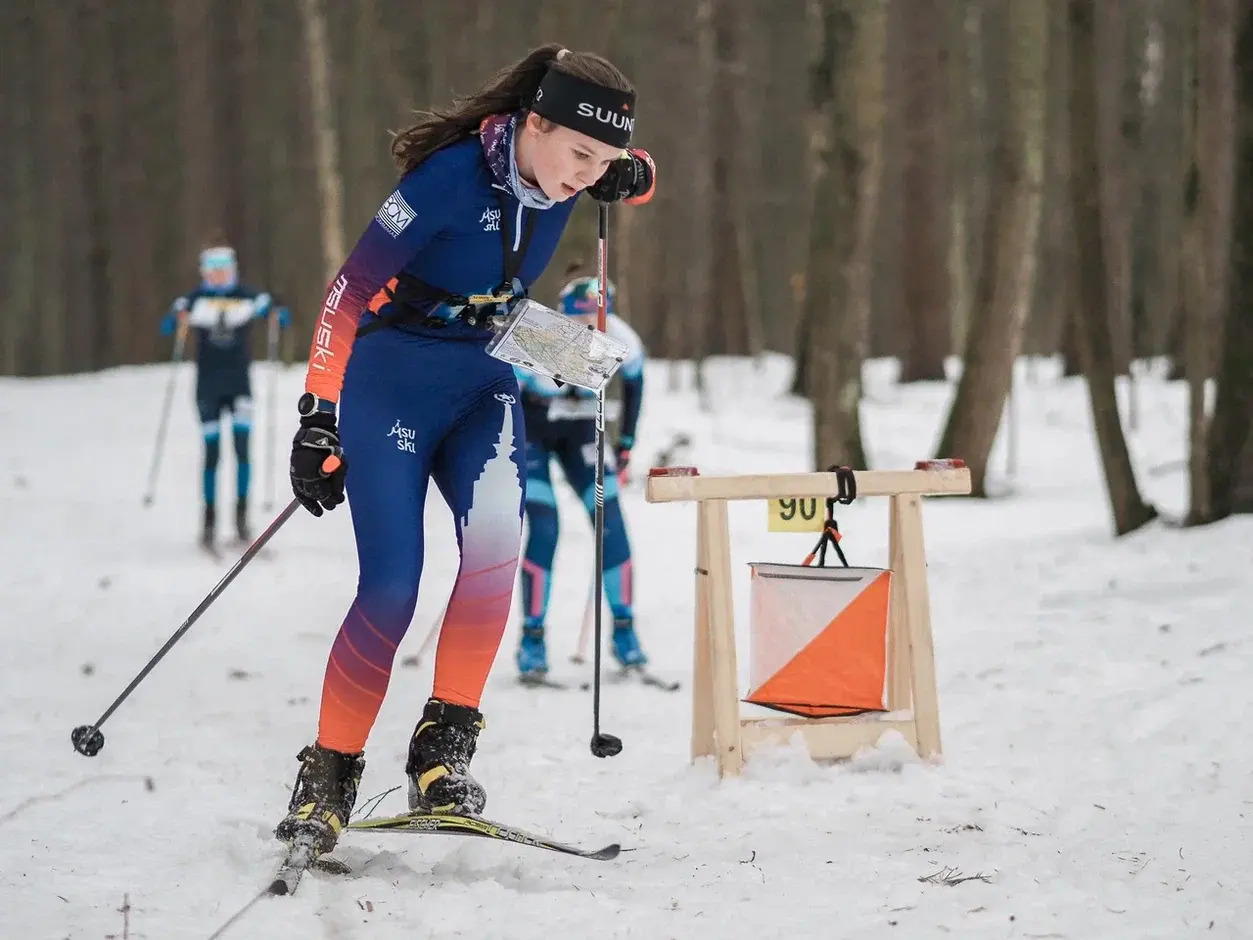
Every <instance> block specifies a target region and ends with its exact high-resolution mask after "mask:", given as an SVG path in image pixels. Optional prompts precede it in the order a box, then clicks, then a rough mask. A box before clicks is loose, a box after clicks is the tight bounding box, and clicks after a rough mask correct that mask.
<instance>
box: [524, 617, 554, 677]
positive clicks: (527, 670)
mask: <svg viewBox="0 0 1253 940" xmlns="http://www.w3.org/2000/svg"><path fill="white" fill-rule="evenodd" d="M546 675H548V648H547V646H546V645H545V644H544V627H543V625H540V626H537V627H523V628H522V640H521V641H520V642H519V643H518V678H519V679H521V680H522V681H523V682H526V681H527V680H532V681H534V680H538V679H542V678H544V676H546Z"/></svg>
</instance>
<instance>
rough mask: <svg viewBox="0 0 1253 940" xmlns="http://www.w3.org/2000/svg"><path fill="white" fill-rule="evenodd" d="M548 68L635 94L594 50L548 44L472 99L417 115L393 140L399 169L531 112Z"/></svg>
mask: <svg viewBox="0 0 1253 940" xmlns="http://www.w3.org/2000/svg"><path fill="white" fill-rule="evenodd" d="M559 53H560V54H561V55H560V58H558V54H559ZM550 68H551V69H556V70H557V71H559V72H564V73H566V74H567V75H572V76H574V77H575V78H581V79H583V80H584V81H588V82H592V83H594V84H596V85H600V86H601V87H602V88H610V89H613V90H614V91H624V92H633V91H634V90H635V89H634V87H633V86H632V85H631V83H630V81H628V80H627V77H626V76H625V75H623V74H622V73H621V72H620V71H619V70H618V68H617V67H616V66H614V65H613V63H611V62H610V61H609V60H608V59H604V58H602V57H601V56H598V55H596V54H595V53H592V52H571V51H569V50H566V49H565V48H564V47H563V46H562V45H561V44H560V43H548V44H547V45H544V46H539V47H537V48H535V49H532V50H531V51H530V52H528V53H527V54H526V55H525V56H524V57H523V58H521V59H519V60H518V61H517V62H515V63H514V64H513V65H510V66H507V67H506V68H503V69H501V70H500V71H499V72H497V73H496V74H495V75H493V76H492V78H491V79H490V80H489V81H488V82H487V84H486V85H484V86H483V87H482V88H480V89H479V90H478V91H477V92H475V93H474V94H472V95H470V96H469V97H464V98H463V97H457V98H454V99H453V103H452V105H451V106H450V107H448V108H432V109H431V110H430V111H419V112H417V114H418V117H419V120H418V122H417V123H416V124H413V125H411V126H410V127H407V128H405V129H404V130H402V131H400V132H399V133H397V134H395V135H394V136H393V137H392V148H391V150H392V159H393V160H394V161H395V163H396V166H397V167H399V168H400V171H401V173H408V172H409V171H410V170H412V169H413V168H414V167H415V166H417V165H418V164H419V163H421V162H422V161H423V160H425V159H426V158H427V157H429V156H430V155H431V154H433V153H434V152H435V151H436V150H439V149H440V148H442V147H446V146H448V145H449V144H453V143H456V142H457V141H459V140H462V139H463V138H465V137H468V136H470V135H471V134H474V133H477V131H478V129H479V124H481V123H482V121H483V119H484V118H486V117H490V116H491V115H493V114H502V113H506V112H510V111H519V110H521V111H525V110H527V109H528V108H529V107H530V106H531V102H532V101H533V100H534V99H535V93H536V92H537V91H539V86H540V82H541V81H543V79H544V75H545V74H546V73H547V72H548V70H549V69H550Z"/></svg>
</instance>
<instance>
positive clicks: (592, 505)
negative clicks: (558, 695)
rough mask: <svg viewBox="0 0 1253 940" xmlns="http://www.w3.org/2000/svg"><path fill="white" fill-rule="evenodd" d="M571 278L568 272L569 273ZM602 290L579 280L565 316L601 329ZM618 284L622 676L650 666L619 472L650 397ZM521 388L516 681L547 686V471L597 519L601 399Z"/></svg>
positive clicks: (612, 579)
mask: <svg viewBox="0 0 1253 940" xmlns="http://www.w3.org/2000/svg"><path fill="white" fill-rule="evenodd" d="M567 273H568V272H567ZM599 290H600V288H599V285H598V284H597V281H596V278H594V277H578V278H575V279H574V280H572V281H570V282H569V283H568V284H566V286H565V287H563V288H562V289H561V294H560V295H559V305H560V309H561V312H562V313H564V314H566V315H567V316H571V317H576V318H578V319H580V320H585V321H587V322H589V323H595V322H596V307H597V302H598V301H597V296H598V294H599ZM614 294H615V291H614V288H613V283H612V282H610V283H608V284H606V302H607V308H606V311H605V314H606V315H605V332H606V333H607V334H608V335H610V336H612V337H613V338H614V339H617V340H619V341H620V342H622V343H624V344H625V345H626V346H627V348H628V349H629V350H630V351H629V353H628V354H627V358H626V359H625V360H624V361H623V363H622V365H621V366H620V367H619V369H618V374H619V375H621V376H622V414H621V416H620V418H619V421H618V442H617V445H616V446H615V447H614V449H613V454H612V456H611V458H610V460H609V462H608V465H607V466H606V468H605V494H604V500H605V552H604V559H603V561H604V571H605V577H604V583H605V594H606V596H607V597H608V598H609V607H610V610H611V611H612V612H613V654H614V658H615V659H617V660H618V663H619V665H621V666H622V667H623V668H624V669H630V668H634V667H640V666H643V665H644V664H646V663H647V662H648V659H647V657H646V656H645V655H644V651H643V650H642V649H640V643H639V639H638V638H637V637H636V635H635V616H634V612H633V611H632V609H631V586H632V585H631V544H630V542H629V541H628V540H627V532H626V525H625V523H624V522H623V519H622V507H621V505H620V503H619V500H618V478H617V476H616V475H615V466H614V458H616V464H617V466H616V470H617V471H618V472H621V471H622V470H624V469H626V465H627V462H628V461H629V460H630V457H631V448H632V447H633V446H634V444H635V432H636V426H637V424H638V423H639V417H640V403H641V401H642V400H643V394H644V345H643V343H641V342H640V338H639V336H638V335H637V334H636V332H635V331H634V330H633V329H631V328H630V327H629V326H628V325H627V324H626V322H625V321H624V320H623V319H622V318H621V317H619V316H617V315H616V314H615V313H614V312H613V309H614ZM515 371H516V372H517V374H518V382H519V384H520V386H521V388H522V412H523V414H524V415H525V416H526V521H527V525H528V528H529V532H528V536H527V541H526V555H525V557H524V559H523V561H522V613H523V621H522V637H521V640H520V642H519V644H518V654H517V661H518V674H519V677H520V678H521V679H522V681H523V682H528V681H535V680H539V679H542V678H543V677H544V676H545V675H546V674H547V672H548V651H547V648H546V644H545V642H544V618H545V617H546V616H547V614H548V600H549V593H550V591H551V587H552V568H553V556H554V555H555V553H556V551H557V533H558V524H557V499H556V496H555V494H554V493H553V484H552V478H551V477H550V475H549V465H550V464H551V462H552V458H554V457H556V458H557V461H558V463H560V464H561V471H562V473H563V474H564V475H565V478H566V482H567V483H569V484H570V486H571V487H573V489H574V491H575V492H576V493H578V494H579V497H580V498H581V499H582V500H583V505H584V506H585V507H586V508H587V512H588V514H589V515H590V516H593V517H594V516H595V512H596V502H595V500H596V489H595V487H596V399H595V396H594V394H593V393H592V392H589V391H588V390H587V389H580V388H575V387H574V386H571V385H566V386H558V385H557V384H556V383H555V382H553V381H552V379H549V378H546V377H545V376H542V375H537V374H536V373H534V372H529V371H526V370H523V369H520V368H517V367H515Z"/></svg>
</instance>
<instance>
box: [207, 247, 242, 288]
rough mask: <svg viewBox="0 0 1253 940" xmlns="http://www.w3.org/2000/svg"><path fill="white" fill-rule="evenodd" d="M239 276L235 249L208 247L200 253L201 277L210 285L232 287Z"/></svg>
mask: <svg viewBox="0 0 1253 940" xmlns="http://www.w3.org/2000/svg"><path fill="white" fill-rule="evenodd" d="M238 276H239V269H238V267H237V264H236V261H235V252H234V250H233V249H231V248H208V249H206V250H204V251H202V252H201V253H200V278H201V280H202V281H204V283H205V284H206V285H207V286H208V287H217V288H227V287H232V286H234V284H235V280H236V278H237V277H238Z"/></svg>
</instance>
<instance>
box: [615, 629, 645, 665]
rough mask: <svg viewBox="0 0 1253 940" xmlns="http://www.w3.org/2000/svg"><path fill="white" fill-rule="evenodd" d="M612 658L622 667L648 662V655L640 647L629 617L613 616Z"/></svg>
mask: <svg viewBox="0 0 1253 940" xmlns="http://www.w3.org/2000/svg"><path fill="white" fill-rule="evenodd" d="M613 658H614V659H616V660H617V661H618V665H620V666H621V667H622V668H623V669H630V668H631V667H632V666H643V665H646V664H647V663H648V657H647V656H645V655H644V651H643V650H642V649H640V640H639V637H637V636H636V635H635V621H634V620H633V619H632V618H631V617H615V618H614V621H613Z"/></svg>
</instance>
